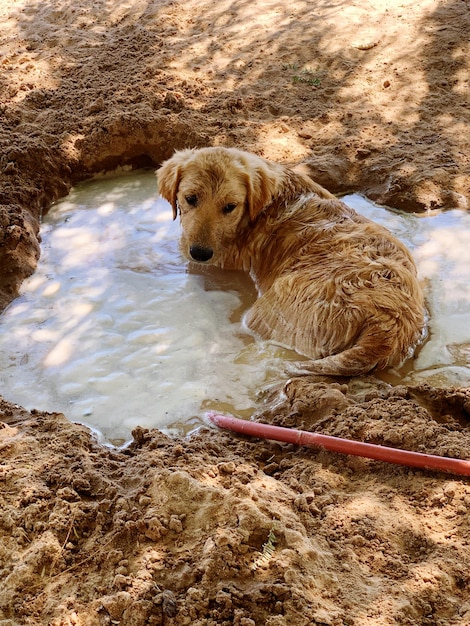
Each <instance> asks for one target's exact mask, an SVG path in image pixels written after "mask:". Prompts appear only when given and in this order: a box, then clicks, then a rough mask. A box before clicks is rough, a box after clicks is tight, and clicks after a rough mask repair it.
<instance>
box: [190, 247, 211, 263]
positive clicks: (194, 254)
mask: <svg viewBox="0 0 470 626" xmlns="http://www.w3.org/2000/svg"><path fill="white" fill-rule="evenodd" d="M189 254H190V255H191V258H192V259H194V260H195V261H199V262H201V263H204V262H205V261H208V260H209V259H212V257H213V255H214V251H213V250H212V248H203V247H202V246H191V247H190V248H189Z"/></svg>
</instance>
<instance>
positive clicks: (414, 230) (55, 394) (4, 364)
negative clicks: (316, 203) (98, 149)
mask: <svg viewBox="0 0 470 626" xmlns="http://www.w3.org/2000/svg"><path fill="white" fill-rule="evenodd" d="M345 200H346V201H347V202H348V203H349V204H350V205H351V206H353V207H354V208H356V209H357V210H358V211H359V212H361V213H363V214H365V215H367V216H368V217H371V218H372V219H374V220H376V221H378V222H381V223H383V224H384V225H385V226H387V227H388V228H389V229H390V230H391V231H392V232H394V233H395V234H396V235H397V236H398V237H400V238H401V239H403V240H404V241H405V242H406V243H407V244H408V245H409V246H410V248H411V249H412V250H413V253H414V255H415V258H416V260H417V263H418V266H419V271H420V275H421V277H422V279H423V282H424V284H425V289H426V294H427V299H428V305H429V309H430V314H431V319H430V336H429V339H428V341H427V342H426V344H425V345H424V346H423V347H422V348H421V350H420V351H419V353H418V356H417V358H416V359H415V360H413V361H411V362H409V363H408V365H407V366H405V367H404V368H403V369H402V370H401V371H400V372H391V373H388V374H387V375H386V376H385V378H386V379H387V380H389V381H390V382H392V383H396V382H400V381H401V380H406V381H407V382H417V381H419V380H423V379H426V380H429V381H430V382H432V383H434V384H453V383H458V384H463V385H468V384H469V381H470V216H469V215H468V214H466V213H463V212H459V211H450V212H447V213H441V214H440V215H436V216H431V217H419V218H418V217H415V216H406V215H405V216H404V215H401V214H399V213H396V212H393V211H388V210H384V209H383V208H379V207H376V206H374V205H373V204H371V203H370V202H368V201H366V200H364V199H363V198H361V197H360V196H348V197H346V198H345ZM41 232H42V239H43V243H42V257H41V261H40V265H39V267H38V270H37V272H36V273H35V274H34V276H32V277H31V278H30V279H29V280H28V281H26V282H25V283H24V285H23V287H22V295H21V296H20V297H19V298H18V299H17V300H16V301H14V302H13V303H12V304H11V305H10V307H9V308H8V309H7V311H6V312H5V313H4V315H3V316H2V318H0V333H1V334H0V393H2V395H4V396H5V397H6V398H7V399H9V400H11V401H13V402H17V403H18V404H22V405H23V406H25V407H27V408H30V409H31V408H39V409H43V410H50V411H62V412H64V413H65V414H66V415H67V416H68V417H69V418H70V419H71V420H73V421H78V422H82V423H85V424H87V425H89V426H91V427H92V428H93V429H95V430H96V431H97V434H98V436H100V437H101V438H102V440H104V441H112V442H114V443H123V442H125V441H127V440H129V438H130V433H131V430H132V429H133V428H134V427H135V426H137V425H140V426H144V427H149V428H153V427H156V428H160V429H161V430H163V431H166V432H169V433H174V432H178V433H185V432H188V431H190V430H191V429H192V428H195V427H197V426H198V425H199V424H200V423H201V417H200V416H201V415H202V414H203V412H204V410H206V409H208V408H217V409H219V410H226V411H230V412H232V413H235V414H237V415H242V416H248V415H249V414H250V413H251V411H252V410H253V409H254V407H255V406H256V404H257V402H259V399H258V394H259V392H260V391H262V390H263V389H264V388H265V387H266V386H268V385H270V384H272V383H274V382H275V381H276V380H278V379H279V377H281V376H284V374H283V363H284V361H285V359H295V358H298V357H296V355H295V354H294V353H292V352H290V351H287V350H284V349H282V348H279V347H277V346H274V345H271V344H269V343H266V342H262V341H259V340H256V339H254V338H253V337H252V336H250V335H249V334H247V333H246V332H245V331H244V329H243V326H242V323H241V319H242V315H243V312H244V311H245V310H246V309H247V307H248V306H249V305H250V303H251V302H252V301H253V300H254V298H255V290H254V288H253V286H252V284H251V282H250V281H249V279H248V278H247V277H246V276H244V275H243V274H241V273H237V272H222V271H217V270H213V269H212V270H211V269H210V268H208V269H204V271H202V272H201V270H200V269H198V268H192V267H190V266H188V264H187V263H186V262H185V260H184V259H183V258H182V257H181V255H180V253H179V251H178V247H177V240H178V235H179V226H178V224H177V223H175V222H173V221H172V219H171V210H170V207H169V205H168V204H167V203H165V202H164V201H163V200H161V199H157V197H156V181H155V176H154V174H153V173H151V172H150V173H149V172H145V173H138V174H135V173H134V174H132V175H122V176H119V177H109V178H104V179H100V180H94V181H90V182H88V183H86V184H83V185H80V186H78V187H77V188H76V189H75V190H74V191H73V193H71V194H70V195H69V196H68V197H67V198H66V199H65V200H63V201H62V202H60V203H58V204H57V205H56V206H55V207H54V208H53V209H52V210H51V211H50V213H49V214H48V215H47V216H46V218H45V220H44V223H43V226H42V231H41Z"/></svg>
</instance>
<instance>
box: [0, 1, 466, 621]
mask: <svg viewBox="0 0 470 626" xmlns="http://www.w3.org/2000/svg"><path fill="white" fill-rule="evenodd" d="M469 27H470V12H469V8H468V4H467V2H464V1H463V0H450V1H448V2H438V1H437V0H427V1H420V2H415V1H413V2H412V1H411V0H402V2H400V3H390V2H385V0H383V1H378V2H373V3H372V2H361V3H355V2H347V1H343V2H331V3H327V2H316V3H306V2H303V1H301V0H293V1H292V2H289V3H283V2H279V1H278V0H272V1H263V2H261V1H258V2H257V1H254V2H245V1H243V0H234V1H233V0H230V1H229V0H222V1H221V2H217V3H215V2H207V1H204V0H203V1H202V2H196V1H194V0H189V1H185V2H182V1H181V0H174V1H168V0H123V1H122V2H107V1H105V0H83V1H81V2H75V3H73V2H70V1H69V0H0V33H1V39H0V124H1V126H0V128H1V131H0V132H1V135H0V190H1V198H0V205H1V206H0V224H1V231H0V306H1V307H2V308H3V307H4V306H6V305H7V304H8V303H9V302H10V301H11V300H12V298H14V297H15V296H16V295H17V293H18V288H19V286H20V284H21V281H22V280H23V279H24V277H26V276H27V275H29V274H30V273H31V272H32V271H33V270H34V268H35V266H36V262H37V258H38V255H39V252H40V244H39V241H38V237H37V233H38V225H39V219H40V217H41V215H42V214H43V213H44V212H45V211H47V209H48V207H49V206H50V205H51V203H52V202H53V201H54V200H56V199H57V198H59V197H62V196H64V195H65V194H66V193H67V192H68V190H69V189H70V188H71V186H72V185H73V184H74V183H76V182H77V181H79V180H83V179H85V178H88V177H90V176H92V175H93V174H95V173H97V172H100V171H103V170H109V169H113V168H116V167H118V166H124V165H131V166H134V167H141V166H145V167H154V168H156V167H158V165H159V164H160V163H161V162H162V160H164V159H165V158H167V157H168V156H170V155H171V153H172V152H173V150H174V149H176V148H181V147H185V146H204V145H225V146H237V147H240V148H244V149H247V150H251V151H254V152H256V153H258V154H260V155H262V156H265V157H267V158H272V159H275V160H278V161H280V162H283V163H292V164H293V163H295V164H298V163H304V164H305V167H306V168H307V169H308V171H309V172H310V174H311V175H312V176H314V177H315V178H316V180H318V181H319V182H320V183H322V184H323V185H325V186H327V187H328V188H329V189H331V190H332V191H333V192H335V193H343V192H351V191H359V192H361V193H364V194H365V195H367V196H368V197H369V198H371V199H373V200H376V201H378V202H380V203H384V204H388V205H390V206H394V207H397V208H402V209H404V210H412V211H416V212H430V211H437V210H441V209H449V208H460V209H467V208H468V198H469V195H470V194H469V191H470V189H469V188H470V171H469V155H470V150H469V142H470V134H469V132H468V122H469V117H470V106H469V98H468V93H469V84H468V80H469V65H470V61H469V58H470V54H469V52H470V50H469V48H470V41H469V38H468V33H469V32H470V28H469ZM0 392H1V390H0ZM9 400H13V401H14V399H11V398H7V399H5V400H3V401H2V403H1V405H0V411H1V420H2V422H1V429H0V447H1V466H0V468H1V469H0V471H1V474H0V476H1V492H0V626H28V625H43V624H44V625H46V624H47V625H51V626H59V625H64V626H65V625H67V626H69V625H79V626H89V625H90V626H91V625H101V624H103V625H104V624H122V625H124V626H138V625H144V624H164V625H165V626H167V625H178V626H179V625H183V624H191V625H197V626H202V625H214V626H215V625H217V626H223V625H229V624H235V625H238V626H257V625H258V624H259V625H263V626H264V625H265V626H286V625H289V626H290V625H292V626H302V625H307V624H308V625H310V624H311V625H328V626H329V625H331V626H346V625H347V626H352V625H355V626H366V625H367V626H369V625H373V626H389V625H394V624H400V625H409V626H416V625H417V624H419V625H423V626H424V625H429V626H451V625H452V626H468V624H470V601H469V597H470V589H469V587H470V574H469V571H468V570H469V568H468V566H469V563H470V547H469V538H470V521H469V516H468V508H469V505H470V484H469V481H468V478H464V477H459V476H451V475H445V474H441V473H438V472H433V471H430V470H420V469H410V468H406V467H402V466H396V465H390V464H386V463H381V462H378V461H371V460H366V459H362V458H357V457H346V456H340V455H337V454H334V453H329V452H325V451H321V450H315V449H305V448H301V449H299V448H295V447H293V446H290V445H283V444H275V443H271V442H260V441H256V440H251V439H246V438H243V437H239V436H237V435H232V434H228V433H223V432H218V431H217V430H215V429H210V428H206V429H201V430H200V431H198V432H197V433H195V434H194V435H192V436H191V437H189V438H179V439H170V438H168V437H166V436H164V435H163V434H161V433H159V432H158V431H146V430H144V429H141V428H138V429H136V430H135V431H134V441H133V443H132V445H131V446H130V447H129V448H128V449H126V450H123V451H119V450H115V449H110V448H106V447H103V446H99V445H98V444H97V443H96V441H95V440H94V438H93V437H92V435H91V434H90V432H89V431H88V430H87V429H86V428H85V427H83V426H80V425H76V424H72V423H70V422H69V421H68V420H67V419H66V417H65V416H63V415H62V414H60V413H44V412H41V411H38V410H33V411H26V410H24V409H22V408H21V407H19V406H17V405H15V404H12V403H11V402H9ZM469 416H470V389H468V388H467V389H457V388H450V389H441V388H432V387H430V386H425V385H422V386H419V387H415V388H411V387H404V386H399V387H394V388H392V387H388V386H386V385H385V384H383V383H380V382H379V381H378V380H377V379H375V378H373V377H369V378H365V379H360V380H359V379H353V380H346V379H345V380H341V381H333V382H332V381H331V380H327V379H318V378H313V377H312V378H304V379H294V380H292V381H289V382H287V381H280V383H279V388H278V389H277V390H276V389H275V390H273V392H272V394H271V395H270V396H269V397H266V398H264V399H260V409H259V412H258V414H257V415H256V418H257V419H259V420H261V421H266V422H272V423H276V424H280V425H284V426H290V427H293V426H294V427H298V428H304V429H307V430H318V431H319V432H323V433H325V434H331V435H339V436H342V437H346V438H355V439H358V440H361V441H366V442H371V443H379V444H383V445H389V446H397V447H401V448H405V449H410V450H416V451H420V452H428V453H432V454H439V455H444V456H453V457H457V458H468V457H469V456H470V430H469Z"/></svg>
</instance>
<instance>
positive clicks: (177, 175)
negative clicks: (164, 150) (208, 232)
mask: <svg viewBox="0 0 470 626" xmlns="http://www.w3.org/2000/svg"><path fill="white" fill-rule="evenodd" d="M186 152H188V151H187V150H182V151H181V152H176V153H175V154H174V155H173V156H172V157H171V159H168V160H167V161H165V162H164V163H163V164H162V166H161V167H160V169H159V170H157V182H158V192H159V193H160V195H161V196H162V197H163V198H165V200H168V202H169V203H170V204H171V206H172V208H173V219H174V220H175V219H176V218H177V216H178V203H177V199H176V194H177V193H178V187H179V184H180V181H181V176H182V172H183V163H184V162H185V161H186V158H187V154H186Z"/></svg>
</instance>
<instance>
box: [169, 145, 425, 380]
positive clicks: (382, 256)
mask: <svg viewBox="0 0 470 626" xmlns="http://www.w3.org/2000/svg"><path fill="white" fill-rule="evenodd" d="M157 177H158V186H159V192H160V194H161V195H162V196H163V197H164V198H165V199H166V200H168V201H169V202H170V203H171V205H172V207H173V217H174V219H176V217H177V215H178V213H179V214H180V219H181V226H182V236H181V243H180V245H181V250H182V252H183V254H184V255H185V256H186V257H187V258H188V259H190V260H191V261H196V262H198V263H206V264H213V265H215V266H217V267H221V268H225V269H232V270H234V269H236V270H244V271H246V272H249V273H250V275H251V277H252V278H253V280H254V281H255V283H256V286H257V289H258V294H259V297H258V299H257V300H256V301H255V303H254V305H253V306H252V307H251V309H250V310H249V311H248V313H247V314H246V316H245V322H246V324H247V326H248V327H249V328H250V329H251V330H253V331H254V332H255V333H258V334H259V335H260V336H261V337H263V338H264V339H268V340H271V341H273V342H276V343H279V344H282V345H285V346H288V347H290V348H293V349H294V350H296V351H297V352H298V353H300V354H302V355H304V356H307V357H309V358H310V359H312V360H310V361H305V362H299V363H298V364H295V365H294V366H291V367H290V371H291V372H295V373H315V374H327V375H336V376H354V375H360V374H365V373H367V372H369V371H370V370H372V369H373V368H376V367H377V368H384V367H388V366H396V365H399V364H401V363H402V362H403V361H404V360H405V359H406V358H407V357H410V356H411V354H412V353H413V349H414V347H415V346H416V344H417V343H418V342H419V341H420V339H421V337H422V334H423V329H424V302H423V295H422V292H421V289H420V285H419V283H418V280H417V274H416V268H415V265H414V263H413V259H412V258H411V255H410V253H409V252H408V250H407V249H406V247H405V246H404V245H403V244H402V243H401V242H400V241H398V240H397V239H395V238H394V237H393V236H392V235H391V234H390V233H389V232H388V231H387V230H386V229H385V228H383V227H382V226H379V225H378V224H375V223H374V222H371V221H370V220H368V219H366V218H365V217H362V216H361V215H359V214H357V213H356V212H355V211H354V210H353V209H351V208H349V207H348V206H347V205H346V204H344V202H342V201H341V200H338V199H337V198H336V197H335V196H333V195H332V194H331V193H329V192H328V191H327V190H326V189H324V188H323V187H321V186H320V185H318V184H317V183H315V182H314V181H313V180H311V179H310V178H309V177H307V176H304V175H303V174H301V173H299V172H296V171H295V170H293V169H290V168H288V167H285V166H283V165H280V164H278V163H274V162H271V161H267V160H265V159H263V158H261V157H258V156H256V155H254V154H250V153H248V152H243V151H241V150H237V149H234V148H202V149H194V150H190V149H188V150H182V151H179V152H176V153H175V154H174V155H173V157H171V158H170V159H169V160H167V161H165V162H164V163H163V164H162V166H161V168H160V169H159V170H158V172H157Z"/></svg>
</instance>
